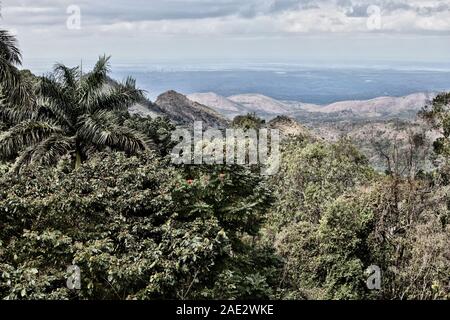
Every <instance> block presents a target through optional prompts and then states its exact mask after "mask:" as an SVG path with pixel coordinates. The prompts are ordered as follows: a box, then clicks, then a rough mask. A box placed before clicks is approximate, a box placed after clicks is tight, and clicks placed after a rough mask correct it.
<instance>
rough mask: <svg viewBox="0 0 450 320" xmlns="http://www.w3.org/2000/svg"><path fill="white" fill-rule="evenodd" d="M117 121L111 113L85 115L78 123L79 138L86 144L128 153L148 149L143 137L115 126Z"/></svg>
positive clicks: (133, 131)
mask: <svg viewBox="0 0 450 320" xmlns="http://www.w3.org/2000/svg"><path fill="white" fill-rule="evenodd" d="M117 123H118V119H117V117H116V116H115V115H114V114H113V113H111V112H105V111H99V112H96V113H94V114H90V115H85V116H83V117H82V119H81V121H80V124H79V125H80V127H79V132H78V133H79V136H80V137H81V138H82V139H83V140H84V141H86V142H91V143H92V144H94V145H97V146H100V147H103V146H107V147H110V148H112V149H115V150H120V151H125V152H129V153H137V152H139V151H142V150H146V149H148V145H149V143H148V141H147V139H146V138H145V136H144V135H143V134H141V133H139V132H137V131H135V130H132V129H130V128H127V127H122V126H119V125H117Z"/></svg>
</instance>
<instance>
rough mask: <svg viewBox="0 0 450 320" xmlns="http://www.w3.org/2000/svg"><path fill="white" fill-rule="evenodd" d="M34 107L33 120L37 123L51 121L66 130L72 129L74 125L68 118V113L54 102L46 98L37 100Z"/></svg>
mask: <svg viewBox="0 0 450 320" xmlns="http://www.w3.org/2000/svg"><path fill="white" fill-rule="evenodd" d="M35 106H36V111H35V112H34V114H33V119H36V120H39V121H49V120H51V121H53V122H55V123H58V125H60V126H61V127H64V128H67V129H68V130H71V129H74V125H75V124H74V123H73V120H72V118H71V117H70V113H68V112H67V110H66V109H64V108H60V106H59V105H57V104H56V103H55V102H54V101H52V100H50V99H48V98H38V99H37V100H36V104H35Z"/></svg>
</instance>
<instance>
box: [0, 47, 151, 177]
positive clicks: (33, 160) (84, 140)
mask: <svg viewBox="0 0 450 320" xmlns="http://www.w3.org/2000/svg"><path fill="white" fill-rule="evenodd" d="M108 72H109V57H105V56H104V57H101V58H100V59H99V60H98V62H97V63H96V65H95V67H94V69H93V71H92V72H91V73H89V74H87V75H85V76H83V75H81V72H80V69H79V67H76V68H68V67H66V66H64V65H62V64H57V65H56V66H55V68H54V71H53V73H52V74H51V75H49V76H45V77H41V78H40V81H39V82H40V83H39V85H38V89H37V91H38V92H37V96H38V98H37V99H36V101H35V102H34V104H33V105H32V106H31V107H27V108H23V107H17V106H16V107H10V108H7V109H6V110H5V111H4V112H3V114H4V116H6V117H8V118H9V119H10V120H11V121H13V122H15V123H16V124H15V125H14V126H12V128H10V129H9V130H8V131H6V132H4V133H3V134H2V135H0V157H1V158H9V159H11V158H16V162H15V165H14V169H16V170H20V168H22V167H23V166H26V165H29V164H40V165H52V164H55V163H57V162H58V161H59V160H60V159H61V157H63V156H65V155H68V154H70V155H72V157H73V158H72V159H74V160H75V169H78V168H79V167H80V166H81V163H82V162H83V161H84V160H86V159H88V158H89V157H90V156H91V155H92V154H93V153H94V152H96V151H101V150H104V149H106V148H110V149H113V150H120V151H125V152H127V153H136V152H138V151H141V150H145V149H147V148H148V144H147V141H146V138H145V137H144V135H142V134H140V133H138V132H137V131H134V130H132V129H130V128H127V127H124V126H121V125H120V124H119V120H118V117H117V116H116V113H115V111H124V110H127V108H128V107H129V106H130V105H131V104H133V103H134V102H136V101H137V100H139V99H141V98H142V96H143V92H142V91H141V90H138V89H136V83H135V81H134V80H133V79H131V78H128V79H127V80H126V81H125V82H124V83H123V84H118V85H117V84H116V85H114V84H111V81H109V78H108V76H107V75H108Z"/></svg>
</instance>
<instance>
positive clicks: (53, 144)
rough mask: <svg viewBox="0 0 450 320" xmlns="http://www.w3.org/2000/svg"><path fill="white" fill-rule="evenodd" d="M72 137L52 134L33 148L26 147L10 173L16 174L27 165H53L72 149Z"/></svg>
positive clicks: (73, 141)
mask: <svg viewBox="0 0 450 320" xmlns="http://www.w3.org/2000/svg"><path fill="white" fill-rule="evenodd" d="M74 143H75V139H74V138H73V137H67V136H63V135H61V134H53V135H51V136H50V137H48V138H47V139H45V140H43V141H42V142H40V143H39V144H37V145H35V146H31V147H28V148H27V149H26V150H24V151H23V152H22V153H21V154H20V156H19V157H18V158H17V159H16V161H15V163H14V165H13V167H12V169H11V171H14V172H18V171H20V169H21V168H23V167H24V166H27V165H35V164H36V165H47V166H48V165H54V164H56V163H58V161H59V160H60V159H61V157H63V156H65V155H66V154H68V153H70V152H71V151H72V150H73V148H74Z"/></svg>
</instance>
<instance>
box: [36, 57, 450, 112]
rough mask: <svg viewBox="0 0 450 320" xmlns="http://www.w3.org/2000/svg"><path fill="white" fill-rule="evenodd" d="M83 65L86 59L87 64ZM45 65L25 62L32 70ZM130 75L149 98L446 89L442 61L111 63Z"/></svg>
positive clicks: (313, 97) (318, 97)
mask: <svg viewBox="0 0 450 320" xmlns="http://www.w3.org/2000/svg"><path fill="white" fill-rule="evenodd" d="M87 65H89V64H87ZM50 67H51V64H50V65H44V64H42V63H41V64H40V65H39V64H34V65H32V66H31V67H30V69H31V70H32V71H33V72H36V73H38V74H41V73H44V71H46V70H49V69H50ZM128 75H131V76H133V77H135V78H136V80H137V83H138V86H139V87H140V88H142V89H145V90H146V91H147V95H148V97H149V98H150V99H152V100H154V99H155V98H156V97H157V96H158V95H159V94H161V93H163V92H165V91H167V90H176V91H178V92H181V93H184V94H190V93H195V92H215V93H217V94H220V95H223V96H231V95H236V94H243V93H260V94H264V95H267V96H270V97H273V98H275V99H279V100H292V101H301V102H305V103H314V104H328V103H332V102H336V101H343V100H366V99H372V98H376V97H379V96H404V95H408V94H411V93H416V92H436V91H448V90H450V68H449V67H448V66H446V67H444V68H442V67H441V66H439V67H437V66H430V65H427V66H419V67H416V68H415V67H414V66H413V67H411V66H398V67H395V68H394V67H392V66H383V65H377V66H373V67H370V68H367V67H364V66H345V67H342V66H331V67H322V66H308V67H305V66H301V65H297V64H246V65H235V64H228V65H227V64H209V65H202V66H199V65H173V64H144V63H122V64H121V63H114V62H113V69H112V76H113V77H114V78H116V79H123V78H125V77H126V76H128Z"/></svg>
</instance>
